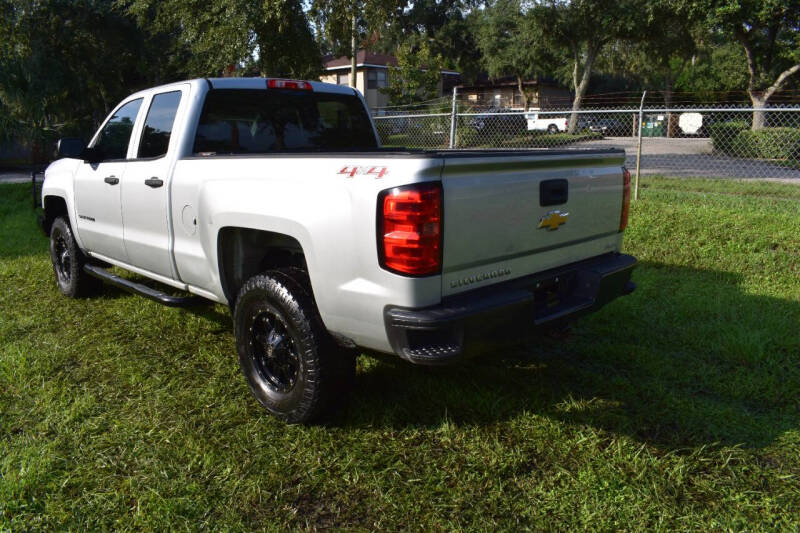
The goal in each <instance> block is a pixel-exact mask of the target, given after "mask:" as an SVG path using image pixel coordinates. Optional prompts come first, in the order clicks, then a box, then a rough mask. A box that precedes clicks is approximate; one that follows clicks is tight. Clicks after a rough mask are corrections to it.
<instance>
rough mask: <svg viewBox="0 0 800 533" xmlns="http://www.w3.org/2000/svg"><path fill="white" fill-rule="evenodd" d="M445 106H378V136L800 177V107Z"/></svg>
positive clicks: (654, 168) (665, 171)
mask: <svg viewBox="0 0 800 533" xmlns="http://www.w3.org/2000/svg"><path fill="white" fill-rule="evenodd" d="M448 106H449V103H448V102H446V101H442V102H439V103H438V105H434V106H429V107H428V108H424V109H422V110H421V109H416V110H414V111H410V112H409V111H404V110H397V109H391V110H390V109H382V110H377V111H376V112H375V114H374V116H373V118H374V119H375V125H376V128H377V130H378V134H379V136H380V138H381V142H382V143H383V145H384V146H393V147H406V148H422V149H446V148H454V149H476V148H479V149H486V148H490V149H491V148H495V149H498V148H500V149H517V148H605V147H615V148H621V149H624V150H625V153H626V156H627V166H628V167H629V168H631V169H635V168H636V167H637V158H638V159H639V161H638V163H639V168H640V172H641V174H642V175H647V174H651V175H652V174H661V175H666V176H698V177H715V178H771V179H775V178H777V179H800V107H771V108H766V109H753V108H745V107H728V108H726V107H703V108H700V107H686V108H669V109H658V108H630V107H628V108H617V109H583V110H580V111H577V112H573V111H571V110H570V109H561V110H558V109H548V110H543V111H528V112H523V111H521V110H509V109H503V108H476V107H467V106H463V105H459V106H453V108H452V109H447V108H448ZM456 107H457V109H456ZM453 110H455V112H454V111H453ZM423 111H424V112H423ZM754 124H755V125H756V128H753V125H754ZM640 143H641V155H640V156H639V155H638V153H639V146H640Z"/></svg>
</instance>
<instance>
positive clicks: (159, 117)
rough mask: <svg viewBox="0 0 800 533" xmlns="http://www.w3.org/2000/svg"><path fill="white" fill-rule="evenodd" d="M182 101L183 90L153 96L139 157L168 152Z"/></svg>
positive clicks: (161, 154) (153, 157) (150, 156)
mask: <svg viewBox="0 0 800 533" xmlns="http://www.w3.org/2000/svg"><path fill="white" fill-rule="evenodd" d="M180 103H181V92H180V91H171V92H168V93H159V94H156V95H155V96H153V100H152V102H151V104H150V109H148V111H147V118H146V119H145V121H144V129H143V131H142V139H141V141H140V142H139V153H138V154H137V157H138V158H139V159H155V158H158V157H163V156H164V155H166V154H167V149H168V148H169V139H170V136H171V135H172V128H173V127H174V126H175V115H176V114H177V113H178V106H179V105H180Z"/></svg>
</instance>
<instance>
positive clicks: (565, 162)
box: [442, 150, 625, 296]
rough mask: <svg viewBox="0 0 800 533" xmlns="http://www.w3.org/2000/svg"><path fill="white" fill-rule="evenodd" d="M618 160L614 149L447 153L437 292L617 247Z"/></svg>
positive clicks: (469, 286)
mask: <svg viewBox="0 0 800 533" xmlns="http://www.w3.org/2000/svg"><path fill="white" fill-rule="evenodd" d="M624 159H625V156H624V153H623V152H622V151H620V150H584V151H580V150H575V151H574V152H572V153H569V151H560V152H555V153H553V152H547V151H541V152H536V151H529V152H517V153H514V152H498V153H492V152H482V153H480V154H469V153H464V154H448V155H445V156H444V168H443V171H442V184H443V189H444V206H443V211H444V228H443V230H444V242H443V258H442V294H443V296H449V295H453V294H457V293H459V292H463V291H467V290H470V289H474V288H478V287H481V286H486V285H491V284H493V283H498V282H501V281H505V280H508V279H513V278H517V277H520V276H525V275H528V274H533V273H536V272H540V271H542V270H547V269H550V268H554V267H557V266H562V265H566V264H568V263H572V262H575V261H580V260H582V259H586V258H589V257H593V256H597V255H600V254H602V253H607V252H611V251H618V250H619V247H620V244H621V233H619V223H620V213H621V209H622V187H623V180H622V165H623V162H624ZM564 189H566V190H564ZM564 193H566V198H565V197H564ZM548 203H549V204H550V205H543V204H548ZM555 211H558V213H554V212H555ZM543 217H544V220H545V222H550V224H549V225H545V227H540V226H541V225H542V224H541V222H542V219H543Z"/></svg>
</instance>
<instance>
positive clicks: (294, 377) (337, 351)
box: [233, 269, 355, 423]
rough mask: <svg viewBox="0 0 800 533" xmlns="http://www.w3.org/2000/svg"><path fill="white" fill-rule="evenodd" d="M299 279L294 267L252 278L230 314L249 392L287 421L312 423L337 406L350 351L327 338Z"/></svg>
mask: <svg viewBox="0 0 800 533" xmlns="http://www.w3.org/2000/svg"><path fill="white" fill-rule="evenodd" d="M304 281H305V280H304V275H302V273H301V271H298V270H296V269H288V270H273V271H268V272H265V273H263V274H259V275H256V276H253V277H252V278H250V279H249V280H248V281H247V282H246V283H245V284H244V286H243V287H242V289H241V290H240V291H239V296H238V298H237V299H236V308H235V310H234V316H233V322H234V330H235V335H236V349H237V351H238V353H239V364H240V366H241V368H242V372H243V373H244V376H245V379H246V380H247V384H248V385H249V386H250V390H251V391H252V392H253V395H254V396H255V397H256V399H257V400H258V401H259V402H260V403H261V405H263V406H264V407H265V408H266V409H267V410H268V411H269V412H270V413H272V414H273V415H275V416H277V417H279V418H281V419H283V420H285V421H287V422H290V423H298V422H300V423H304V422H312V421H316V420H319V419H320V418H322V417H323V416H324V415H326V414H330V413H332V412H333V411H335V410H336V409H337V408H339V407H341V406H342V405H343V404H344V403H345V401H346V398H347V395H348V392H349V389H350V386H351V385H352V381H353V378H354V376H355V354H354V353H352V352H349V351H346V350H344V349H342V348H340V347H338V346H337V345H336V344H335V343H334V342H333V340H332V339H331V338H330V335H329V334H328V332H327V331H326V330H325V327H324V326H323V324H322V320H321V319H320V318H319V314H318V312H317V309H316V306H315V305H314V301H313V299H312V297H311V294H310V290H309V289H308V288H307V284H306V283H305V282H304Z"/></svg>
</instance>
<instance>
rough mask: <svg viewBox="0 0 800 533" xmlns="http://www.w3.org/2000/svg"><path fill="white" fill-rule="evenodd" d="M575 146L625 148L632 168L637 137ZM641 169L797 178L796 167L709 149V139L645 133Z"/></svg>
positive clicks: (667, 173) (799, 172) (681, 173)
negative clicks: (721, 153) (724, 153)
mask: <svg viewBox="0 0 800 533" xmlns="http://www.w3.org/2000/svg"><path fill="white" fill-rule="evenodd" d="M571 146H574V147H577V148H597V147H599V146H613V147H616V148H622V149H624V150H625V155H626V165H627V167H628V168H630V169H634V168H636V147H637V141H636V138H633V137H607V138H605V139H602V140H599V141H586V142H582V143H576V144H574V145H571ZM641 173H642V174H644V175H647V174H663V175H665V176H683V177H689V176H698V177H708V178H736V179H759V178H763V179H768V180H770V181H793V180H800V170H798V169H791V168H786V167H783V166H780V165H776V164H772V163H770V162H768V161H757V160H752V159H739V158H735V157H728V156H725V155H719V154H714V153H712V148H711V140H710V139H693V138H679V139H667V138H664V137H645V138H643V139H642V161H641Z"/></svg>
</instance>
